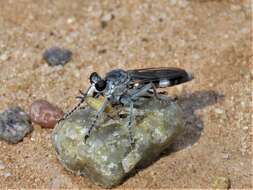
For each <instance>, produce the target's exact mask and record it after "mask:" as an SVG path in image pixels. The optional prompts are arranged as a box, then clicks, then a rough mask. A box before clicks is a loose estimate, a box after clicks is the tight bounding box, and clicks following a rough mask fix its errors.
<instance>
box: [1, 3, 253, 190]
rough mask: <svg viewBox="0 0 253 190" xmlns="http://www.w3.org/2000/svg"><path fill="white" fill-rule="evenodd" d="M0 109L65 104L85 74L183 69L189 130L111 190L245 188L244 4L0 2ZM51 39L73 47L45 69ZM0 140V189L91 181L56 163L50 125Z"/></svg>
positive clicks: (248, 149)
mask: <svg viewBox="0 0 253 190" xmlns="http://www.w3.org/2000/svg"><path fill="white" fill-rule="evenodd" d="M0 4H1V6H0V110H4V109H6V108H8V107H9V106H11V105H20V106H21V107H22V108H24V109H25V110H26V111H28V108H29V105H30V104H31V103H32V102H33V101H34V100H36V99H46V100H48V101H50V102H53V103H55V104H56V105H58V106H59V107H61V108H62V109H64V110H65V111H66V110H68V109H70V108H72V107H73V105H74V104H75V103H76V100H75V98H74V97H75V96H76V95H77V94H78V90H79V89H85V88H86V87H87V85H88V80H87V79H88V76H89V74H90V73H91V72H92V71H97V72H99V73H101V74H104V73H105V72H107V71H109V70H111V69H112V68H123V69H129V68H131V69H134V68H144V67H157V66H173V67H182V68H185V69H186V70H189V71H192V72H193V73H194V75H195V80H194V81H192V82H190V83H187V84H184V85H182V86H179V87H173V88H170V89H167V90H168V93H169V94H171V95H173V96H175V95H176V96H178V97H179V101H180V103H181V105H182V107H183V109H184V113H185V116H186V120H187V125H188V130H187V131H186V133H185V134H184V135H183V136H181V137H180V138H178V139H177V141H176V142H175V143H174V144H173V145H172V146H171V148H170V149H168V150H167V151H166V152H165V153H164V154H163V155H162V156H161V157H160V159H158V160H157V161H156V162H154V163H153V164H152V165H150V166H149V167H147V168H145V169H142V170H137V172H136V174H135V175H134V176H132V177H130V178H128V179H127V180H126V181H125V182H124V183H123V184H122V185H121V186H119V187H120V188H182V187H184V188H208V187H211V186H212V184H213V180H214V179H216V178H217V177H219V176H222V177H226V178H229V179H230V181H231V187H232V188H252V182H251V179H252V175H253V174H252V146H251V142H252V135H253V132H252V123H251V116H252V110H251V109H252V102H251V97H252V96H251V95H252V88H251V87H252V74H253V73H252V72H251V69H252V68H251V64H252V49H251V45H252V39H251V34H252V27H251V25H252V18H251V16H252V12H251V1H249V0H248V1H247V0H245V1H212V0H206V1H205V0H195V1H186V0H166V1H165V0H158V1H153V0H138V1H119V0H110V1H109V0H105V1H98V0H94V1H88V0H74V1H68V0H55V1H50V0H41V1H33V0H16V1H14V0H0ZM51 46H60V47H65V48H68V49H70V50H71V51H72V52H73V59H72V61H71V62H69V63H67V64H66V65H65V66H64V67H49V66H48V65H47V64H46V63H45V62H44V61H43V60H42V58H41V57H42V53H43V51H44V50H45V49H47V48H49V47H51ZM34 128H35V129H34V131H33V132H32V133H31V134H30V135H28V136H27V137H26V138H24V140H23V142H20V143H18V144H16V145H9V144H7V143H6V142H3V141H0V162H1V166H2V167H1V169H0V188H1V189H2V188H21V187H22V188H60V187H62V188H96V187H97V186H95V185H93V184H92V183H91V182H90V181H89V180H88V179H87V178H86V177H80V176H74V175H73V174H71V173H69V172H67V171H65V170H64V169H63V167H62V166H61V165H60V164H59V162H58V161H57V159H56V156H55V154H54V150H53V147H52V145H51V136H50V135H51V132H52V131H51V130H48V129H41V128H40V127H39V126H36V125H34Z"/></svg>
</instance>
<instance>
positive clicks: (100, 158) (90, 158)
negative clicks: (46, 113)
mask: <svg viewBox="0 0 253 190" xmlns="http://www.w3.org/2000/svg"><path fill="white" fill-rule="evenodd" d="M114 109H115V110H117V111H121V112H123V113H124V114H123V116H124V115H126V113H127V112H126V111H125V110H124V109H125V108H122V107H120V106H119V107H118V108H114ZM115 110H113V111H115ZM95 113H96V111H95V110H93V109H92V108H89V107H87V108H86V109H81V110H78V111H76V112H75V113H74V114H73V115H71V116H70V117H69V118H68V119H66V120H64V121H62V122H60V123H59V124H58V125H57V126H56V128H55V129H54V132H53V136H52V139H53V145H54V148H55V150H56V152H57V157H58V159H59V160H60V162H61V163H62V164H63V165H64V167H65V168H66V169H68V170H70V171H72V172H74V173H77V174H82V175H86V176H88V177H89V178H90V179H91V180H92V181H93V182H94V183H96V184H97V185H100V186H103V187H106V188H110V187H114V186H116V185H118V184H120V183H122V181H123V180H124V179H125V177H126V176H127V175H128V174H129V173H130V172H131V171H132V170H133V169H134V168H135V167H136V166H138V167H140V166H146V165H148V164H150V163H151V161H153V160H154V159H155V158H157V156H159V154H160V153H161V152H162V151H163V150H164V149H165V148H167V147H168V146H169V145H170V144H171V143H172V142H173V140H174V139H175V137H176V136H178V135H179V134H180V133H182V132H183V131H184V128H185V125H184V122H183V119H182V111H181V109H180V107H179V106H178V105H177V104H176V103H175V102H167V103H165V102H160V101H158V100H153V99H151V100H150V99H148V100H143V101H142V102H141V104H140V106H139V108H135V110H134V116H135V117H134V118H135V122H134V124H133V128H132V132H133V138H134V140H135V144H134V146H133V147H131V145H130V143H129V137H128V130H127V127H126V121H127V118H120V117H118V116H115V117H114V118H111V117H108V116H107V114H106V113H104V115H103V116H102V117H101V118H100V119H99V121H98V122H97V124H98V125H99V126H100V127H99V128H98V129H95V130H94V131H93V132H92V134H91V136H90V137H89V138H88V139H87V141H86V143H85V142H84V136H85V134H86V132H87V128H88V127H89V126H90V124H91V121H92V118H94V115H95Z"/></svg>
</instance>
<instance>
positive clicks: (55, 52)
mask: <svg viewBox="0 0 253 190" xmlns="http://www.w3.org/2000/svg"><path fill="white" fill-rule="evenodd" d="M71 57H72V52H71V51H70V50H67V49H63V48H59V47H51V48H49V49H47V50H46V51H45V52H44V53H43V59H44V60H45V61H46V62H47V63H48V64H49V65H50V66H57V65H65V64H66V63H67V62H69V61H70V60H71Z"/></svg>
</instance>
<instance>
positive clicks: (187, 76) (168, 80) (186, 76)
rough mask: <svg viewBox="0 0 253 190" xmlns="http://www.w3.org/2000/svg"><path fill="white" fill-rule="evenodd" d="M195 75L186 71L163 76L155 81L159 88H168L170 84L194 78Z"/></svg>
mask: <svg viewBox="0 0 253 190" xmlns="http://www.w3.org/2000/svg"><path fill="white" fill-rule="evenodd" d="M192 78H193V76H192V74H191V73H187V72H186V71H185V72H183V73H178V75H174V76H173V77H171V76H170V77H168V78H162V79H160V80H159V81H154V83H155V84H156V86H157V87H158V88H166V87H169V86H174V85H178V84H181V83H184V82H187V81H190V80H192Z"/></svg>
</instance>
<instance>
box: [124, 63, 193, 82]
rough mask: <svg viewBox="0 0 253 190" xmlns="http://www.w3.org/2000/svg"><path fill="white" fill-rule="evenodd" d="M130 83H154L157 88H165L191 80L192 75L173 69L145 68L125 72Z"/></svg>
mask: <svg viewBox="0 0 253 190" xmlns="http://www.w3.org/2000/svg"><path fill="white" fill-rule="evenodd" d="M127 72H128V74H129V76H130V80H131V83H133V84H134V83H139V84H147V83H150V82H152V83H154V84H155V85H156V86H157V87H167V86H173V85H177V84H181V83H184V82H187V81H190V80H192V75H191V74H189V73H187V72H186V71H185V70H183V69H179V68H173V67H159V68H145V69H135V70H128V71H127Z"/></svg>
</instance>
